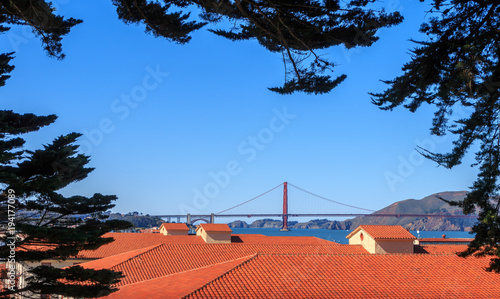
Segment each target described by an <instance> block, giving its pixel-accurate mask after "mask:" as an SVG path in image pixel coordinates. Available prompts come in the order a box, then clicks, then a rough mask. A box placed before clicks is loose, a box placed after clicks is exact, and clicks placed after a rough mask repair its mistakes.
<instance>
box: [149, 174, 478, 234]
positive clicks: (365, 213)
mask: <svg viewBox="0 0 500 299" xmlns="http://www.w3.org/2000/svg"><path fill="white" fill-rule="evenodd" d="M280 187H283V210H282V213H255V214H243V213H238V214H228V213H227V212H229V211H231V210H233V209H235V208H237V207H240V206H243V205H245V204H248V203H250V202H252V201H254V200H256V199H258V198H261V197H262V196H264V195H266V194H268V193H269V192H271V191H273V190H276V189H278V188H280ZM288 187H292V188H295V189H297V190H300V191H302V192H304V193H307V194H309V195H311V196H314V197H316V198H319V199H322V200H325V201H328V202H332V203H335V204H337V205H341V206H344V207H348V208H351V209H354V210H356V211H359V212H354V213H290V212H289V211H288ZM152 216H154V217H160V218H167V219H168V221H170V219H171V218H177V222H180V219H184V218H185V219H186V223H187V224H189V225H191V224H192V223H194V222H196V221H204V222H207V223H215V218H251V217H255V218H257V217H259V218H262V217H280V218H282V220H283V227H282V230H283V231H287V230H289V229H288V218H289V217H360V216H361V217H435V218H436V217H437V218H477V215H464V214H450V213H436V214H412V213H382V212H377V211H375V210H371V209H366V208H362V207H357V206H354V205H349V204H345V203H342V202H339V201H336V200H332V199H329V198H326V197H323V196H320V195H317V194H315V193H313V192H310V191H307V190H305V189H302V188H300V187H298V186H295V185H293V184H291V183H288V182H284V183H281V184H279V185H278V186H276V187H274V188H271V189H269V190H267V191H266V192H264V193H261V194H259V195H258V196H255V197H253V198H251V199H249V200H246V201H244V202H241V203H239V204H237V205H235V206H232V207H230V208H228V209H225V210H222V211H220V212H217V213H211V214H209V215H207V214H200V215H196V214H186V215H179V214H177V215H152Z"/></svg>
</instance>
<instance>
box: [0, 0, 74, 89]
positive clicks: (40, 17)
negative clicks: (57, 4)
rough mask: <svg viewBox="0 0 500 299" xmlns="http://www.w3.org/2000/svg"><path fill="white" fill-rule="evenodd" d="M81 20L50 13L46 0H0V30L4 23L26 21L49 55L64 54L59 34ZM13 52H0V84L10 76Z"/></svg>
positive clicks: (49, 4) (6, 26)
mask: <svg viewBox="0 0 500 299" xmlns="http://www.w3.org/2000/svg"><path fill="white" fill-rule="evenodd" d="M81 22H82V21H81V20H76V19H73V18H69V19H64V17H62V16H58V15H56V14H54V8H53V7H52V4H51V3H50V2H46V1H43V0H15V1H14V0H0V34H2V33H5V32H7V31H9V29H10V27H9V26H8V25H27V26H30V27H31V29H32V30H33V33H34V35H35V36H36V37H38V38H40V39H41V41H42V44H43V48H44V49H45V51H46V52H47V54H48V55H49V56H51V57H55V58H58V59H63V58H64V53H63V52H62V43H61V41H62V38H63V36H64V35H66V34H68V33H69V31H70V30H71V28H72V27H73V26H75V25H77V24H79V23H81ZM13 55H14V52H9V53H3V54H0V87H2V86H4V85H5V81H6V80H7V79H9V78H10V76H9V75H8V74H9V73H10V72H12V70H14V66H13V65H10V64H9V63H10V61H11V60H12V58H14V56H13Z"/></svg>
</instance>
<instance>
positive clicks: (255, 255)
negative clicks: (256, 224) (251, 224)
mask: <svg viewBox="0 0 500 299" xmlns="http://www.w3.org/2000/svg"><path fill="white" fill-rule="evenodd" d="M258 256H259V253H254V254H252V255H249V256H247V257H250V258H248V259H247V260H246V261H244V262H242V263H240V264H238V265H236V266H234V267H233V268H231V269H229V270H228V271H226V272H224V273H222V274H221V275H219V276H217V277H216V278H214V279H212V280H210V281H208V282H207V283H205V284H204V285H202V286H201V287H199V288H197V289H196V290H194V291H192V292H190V293H188V294H186V295H184V296H182V297H181V299H184V298H187V297H189V296H190V295H191V294H194V293H196V292H199V291H200V290H201V289H203V288H205V287H207V286H208V285H210V284H212V283H214V282H215V281H217V280H219V279H222V278H223V277H224V276H226V275H228V274H229V273H230V272H232V271H235V270H236V269H238V268H240V267H242V266H243V265H245V264H247V263H249V262H250V261H253V260H254V259H256V258H257V257H258Z"/></svg>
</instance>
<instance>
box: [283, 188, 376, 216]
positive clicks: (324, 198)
mask: <svg viewBox="0 0 500 299" xmlns="http://www.w3.org/2000/svg"><path fill="white" fill-rule="evenodd" d="M288 185H289V186H292V187H295V188H297V189H299V190H300V191H302V192H305V193H309V194H310V195H313V196H316V197H319V198H321V199H323V200H326V201H329V202H333V203H336V204H338V205H342V206H346V207H350V208H354V209H359V210H363V211H367V212H375V210H370V209H365V208H360V207H356V206H351V205H348V204H345V203H341V202H338V201H335V200H332V199H328V198H326V197H323V196H320V195H318V194H314V193H312V192H309V191H307V190H304V189H302V188H300V187H297V186H295V185H294V184H290V183H288Z"/></svg>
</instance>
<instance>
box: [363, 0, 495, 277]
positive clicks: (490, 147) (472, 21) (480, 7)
mask: <svg viewBox="0 0 500 299" xmlns="http://www.w3.org/2000/svg"><path fill="white" fill-rule="evenodd" d="M432 11H434V12H435V13H437V16H436V17H434V18H432V19H431V20H430V21H429V22H428V23H426V24H423V25H422V26H421V32H423V33H425V34H427V35H428V36H429V40H428V41H424V42H417V45H418V46H417V47H416V48H415V49H414V50H413V52H412V53H413V57H412V60H411V61H410V62H409V63H407V64H406V65H405V66H404V67H403V70H404V74H403V75H401V76H399V77H397V78H395V79H394V80H390V81H384V82H385V83H387V84H389V85H390V87H389V88H388V89H387V90H386V91H384V92H383V93H379V94H372V96H373V102H374V103H375V104H376V105H378V106H379V107H380V108H381V109H385V110H392V109H394V108H395V107H398V106H401V105H402V106H404V107H406V108H407V109H409V110H410V111H412V112H414V111H416V110H417V109H418V108H419V107H420V106H421V105H422V104H431V105H435V106H436V108H437V111H436V112H435V115H434V119H433V123H432V128H431V132H432V134H435V135H444V134H446V133H451V134H454V135H456V136H457V139H456V140H455V141H454V142H453V149H452V150H451V152H450V153H446V154H439V153H431V152H428V151H425V150H422V153H423V154H424V156H426V157H427V158H429V159H432V160H434V161H435V162H437V163H438V164H439V165H442V166H444V167H447V168H452V167H454V166H456V165H459V164H460V163H461V161H462V159H463V157H464V156H465V154H466V153H467V151H468V150H470V149H471V148H472V147H473V146H475V145H477V146H478V150H477V152H476V153H475V156H476V161H477V163H476V165H479V175H478V177H477V180H476V181H475V182H474V184H473V186H472V187H471V192H469V194H468V195H467V196H466V197H465V199H464V200H462V201H460V202H455V203H453V204H455V205H458V206H459V207H461V208H462V209H463V211H464V213H466V214H468V213H472V212H474V211H476V210H477V211H478V213H479V223H478V224H477V225H475V226H474V227H473V232H475V233H476V238H475V240H474V242H472V243H471V245H470V246H469V249H468V250H467V251H466V252H464V253H463V254H462V256H468V255H471V254H474V255H491V256H494V258H493V259H492V263H491V264H490V268H489V270H490V271H496V272H500V245H499V242H500V218H499V206H500V200H499V199H500V196H499V193H498V191H499V187H500V185H499V183H498V178H499V175H500V169H499V162H500V161H499V159H500V154H499V153H500V143H499V141H500V134H499V131H500V130H499V129H500V120H499V111H500V110H499V109H500V100H499V94H500V65H499V59H500V31H499V30H498V28H499V27H500V2H498V1H496V0H489V1H488V0H486V1H479V0H477V1H465V0H443V1H441V0H435V1H434V2H433V8H432ZM474 148H475V147H474Z"/></svg>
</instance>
